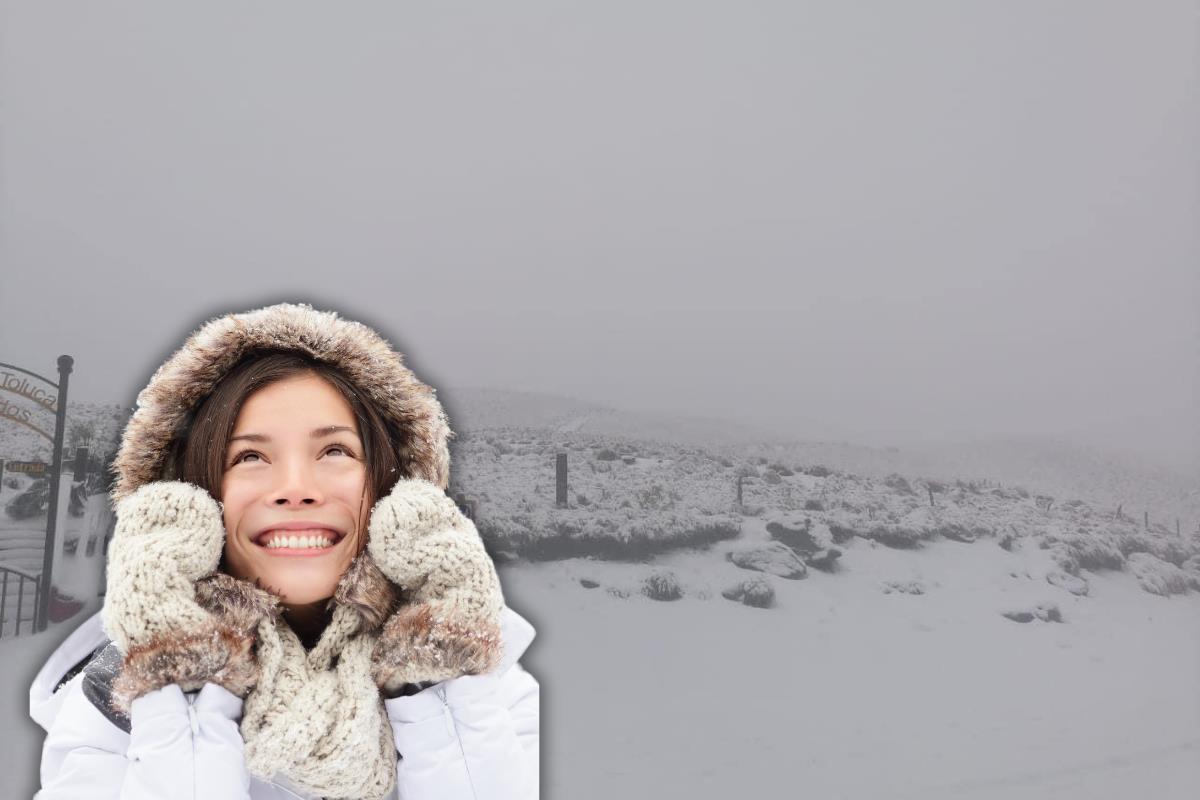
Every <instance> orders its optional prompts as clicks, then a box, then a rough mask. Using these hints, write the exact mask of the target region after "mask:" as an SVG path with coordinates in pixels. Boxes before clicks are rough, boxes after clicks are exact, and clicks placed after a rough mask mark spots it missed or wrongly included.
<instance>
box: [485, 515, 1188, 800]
mask: <svg viewBox="0 0 1200 800" xmlns="http://www.w3.org/2000/svg"><path fill="white" fill-rule="evenodd" d="M748 526H749V527H750V530H748V531H747V532H746V535H747V537H749V538H753V536H754V533H753V522H751V521H748ZM735 546H740V543H738V544H735V543H732V542H731V543H727V544H726V545H723V546H718V547H714V548H713V550H712V551H711V552H709V553H690V554H683V553H674V554H671V555H669V556H666V557H662V558H660V559H658V560H657V561H656V562H655V563H654V564H652V565H627V564H626V565H622V564H614V563H605V562H598V561H591V560H581V559H576V560H570V561H559V562H548V563H541V564H518V565H512V566H509V567H507V568H505V569H504V570H503V571H502V578H503V580H504V586H505V592H506V597H507V599H508V602H509V604H510V605H512V606H513V607H514V608H516V609H517V610H518V611H521V612H522V613H524V614H526V615H527V616H528V617H529V618H530V619H531V621H532V622H533V623H534V624H535V625H536V626H537V628H538V632H539V633H538V638H537V639H536V640H535V642H534V645H533V646H532V649H531V651H530V653H529V655H528V657H527V658H526V659H525V660H524V663H525V664H526V665H528V667H529V669H530V670H531V671H532V672H533V673H534V674H535V675H536V676H537V677H538V678H539V679H540V680H541V682H542V690H543V692H542V694H543V711H542V731H543V739H542V752H543V765H544V766H543V778H542V781H543V783H542V785H543V787H544V791H545V796H546V797H553V798H560V797H561V798H567V797H569V798H572V800H590V799H591V798H596V799H597V800H600V799H601V798H603V799H604V800H608V799H609V798H613V797H622V798H635V797H636V798H643V797H644V798H661V797H690V798H730V797H737V796H744V795H746V794H747V793H748V792H749V793H751V795H750V796H772V797H783V796H787V797H819V798H921V799H922V800H935V799H936V798H947V799H949V798H956V799H959V798H971V799H972V800H974V799H976V798H1022V800H1035V799H1036V798H1089V799H1090V800H1097V799H1099V798H1114V799H1115V798H1128V797H1133V796H1145V797H1155V798H1181V799H1182V798H1195V797H1197V796H1200V594H1198V593H1196V592H1189V593H1187V594H1185V595H1175V596H1172V597H1169V598H1168V597H1161V596H1158V595H1154V594H1150V593H1148V592H1146V591H1144V590H1143V589H1142V588H1141V587H1140V586H1139V585H1138V582H1137V580H1136V579H1135V578H1134V577H1133V576H1132V575H1130V574H1129V573H1127V572H1106V573H1103V574H1099V575H1093V574H1091V573H1087V572H1086V571H1085V572H1084V574H1085V575H1086V577H1087V578H1088V579H1089V582H1090V594H1089V596H1086V597H1080V596H1076V595H1073V594H1070V593H1069V592H1067V591H1066V590H1064V589H1060V588H1058V587H1056V586H1052V585H1050V584H1049V583H1047V582H1046V581H1045V580H1044V575H1045V573H1046V572H1047V571H1049V570H1051V569H1053V564H1052V562H1051V561H1050V558H1049V555H1048V554H1047V552H1046V551H1044V550H1040V549H1037V548H1036V547H1034V546H1032V545H1031V543H1029V542H1028V541H1026V542H1025V543H1023V545H1019V546H1018V547H1017V548H1015V549H1014V551H1013V552H1011V553H1010V552H1007V551H1005V550H1002V549H1001V548H999V547H998V546H997V545H996V544H995V543H994V542H983V543H976V544H962V543H958V542H953V541H943V542H939V543H936V544H932V545H929V546H927V547H926V548H924V549H923V550H921V551H917V552H913V551H900V550H892V549H889V548H886V547H883V546H878V545H876V546H872V544H871V543H870V542H867V541H865V540H861V539H855V540H854V541H853V542H852V543H850V544H849V545H847V546H846V547H845V548H844V551H845V552H844V555H843V557H842V559H841V561H842V572H841V573H839V574H837V575H828V574H825V573H822V572H819V571H815V570H810V571H809V573H808V577H807V578H804V579H802V580H786V579H782V578H776V577H774V576H769V578H768V579H769V580H770V582H771V583H772V584H773V586H774V588H775V591H776V607H774V608H771V609H759V608H752V607H748V606H744V605H741V604H739V603H734V602H731V601H729V600H726V599H724V598H723V597H722V596H721V595H720V589H722V588H724V587H725V586H727V585H729V584H731V583H735V582H737V581H738V580H741V579H745V578H748V577H751V576H755V575H760V573H754V572H748V571H746V570H743V569H740V568H738V567H736V566H734V565H733V564H731V563H729V562H727V561H725V560H724V558H723V552H724V551H725V550H728V549H730V548H732V547H735ZM659 569H670V570H671V571H672V572H674V574H675V575H676V576H677V577H678V579H679V582H680V584H681V586H682V588H683V589H684V597H683V598H682V599H679V600H675V601H655V600H651V599H649V598H646V597H643V596H641V595H639V594H638V593H637V592H636V589H637V586H638V584H639V582H640V581H641V579H642V578H643V577H644V576H646V575H649V574H650V573H652V572H654V571H656V570H659ZM1014 574H1015V576H1016V577H1014ZM585 578H586V579H591V580H594V581H596V582H598V583H599V584H600V585H599V586H597V587H595V588H592V589H586V588H584V587H583V586H582V585H580V583H579V580H580V579H585ZM885 581H900V582H904V583H908V582H910V581H916V582H918V583H920V584H921V585H922V587H923V591H924V593H923V594H908V593H904V592H895V591H893V592H890V593H884V591H883V590H882V584H883V582H885ZM610 587H611V588H613V589H616V590H626V591H629V594H628V597H625V598H622V597H619V596H617V595H616V594H614V593H612V592H609V591H608V589H609V588H610ZM1038 603H1053V604H1056V605H1057V606H1058V608H1059V610H1060V611H1061V614H1062V618H1063V622H1061V623H1054V622H1042V621H1040V620H1037V619H1035V620H1034V621H1032V622H1029V623H1024V624H1023V623H1018V622H1013V621H1011V620H1010V619H1007V618H1005V617H1003V616H1001V613H1000V612H1001V611H1006V610H1013V609H1024V608H1032V607H1033V606H1034V605H1036V604H1038Z"/></svg>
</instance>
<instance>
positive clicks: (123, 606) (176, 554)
mask: <svg viewBox="0 0 1200 800" xmlns="http://www.w3.org/2000/svg"><path fill="white" fill-rule="evenodd" d="M116 512H117V521H116V528H115V530H114V533H113V539H112V542H111V544H110V545H109V551H108V578H107V588H106V594H105V601H104V608H103V610H102V612H101V620H102V622H103V625H104V630H105V632H106V633H107V635H108V637H109V638H110V639H111V640H112V641H113V642H114V643H115V644H116V646H117V649H118V650H120V652H121V654H122V657H123V658H122V663H121V669H120V674H119V675H118V676H117V678H116V680H115V681H114V682H113V699H112V704H113V706H114V708H116V709H117V710H119V711H121V712H122V713H126V714H127V713H128V712H129V706H130V705H131V704H132V702H133V701H134V699H136V698H138V697H141V696H142V695H145V694H148V693H149V692H152V691H154V690H156V689H160V688H162V687H163V686H167V685H169V684H172V683H175V684H178V685H179V687H180V688H181V689H183V690H184V691H195V690H198V689H201V688H203V686H204V684H205V683H215V684H218V685H220V686H223V687H224V688H225V689H227V690H228V691H230V692H232V693H233V694H235V695H237V696H239V697H243V698H244V697H245V696H246V694H247V692H249V690H250V689H251V688H253V686H254V684H255V683H256V682H257V678H258V669H257V664H256V663H255V658H254V653H253V645H254V638H255V631H256V630H257V628H258V624H259V622H260V621H261V620H262V619H263V618H264V617H266V616H273V615H274V614H276V613H277V612H278V598H276V597H275V596H274V595H272V594H270V593H268V592H266V591H264V590H262V589H259V588H258V587H256V586H253V585H252V584H250V583H248V582H246V581H242V580H238V579H236V578H233V577H231V576H229V575H225V574H223V573H220V572H217V571H216V570H217V566H218V564H219V563H220V560H221V552H222V550H223V549H224V545H225V526H224V521H223V518H222V513H221V507H220V505H219V504H218V503H217V501H216V500H214V499H213V497H212V496H211V495H210V494H209V493H208V492H206V491H204V490H203V489H201V488H200V487H198V486H195V485H193V484H190V483H184V482H182V481H157V482H154V483H149V484H146V485H145V486H142V487H141V488H139V489H138V490H137V491H135V492H134V493H133V494H131V495H129V496H128V497H126V498H124V499H123V500H121V502H119V503H118V504H117V509H116Z"/></svg>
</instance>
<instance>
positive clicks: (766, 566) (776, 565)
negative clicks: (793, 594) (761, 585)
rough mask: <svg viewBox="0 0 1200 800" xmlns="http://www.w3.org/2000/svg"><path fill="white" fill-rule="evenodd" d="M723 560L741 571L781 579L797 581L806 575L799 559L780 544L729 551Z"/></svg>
mask: <svg viewBox="0 0 1200 800" xmlns="http://www.w3.org/2000/svg"><path fill="white" fill-rule="evenodd" d="M725 558H726V559H728V560H729V561H732V562H733V563H734V564H736V565H737V566H739V567H741V568H742V569H753V570H758V571H759V572H769V573H771V574H772V575H778V576H779V577H781V578H788V579H791V580H798V579H800V578H803V577H805V576H806V575H807V574H808V568H807V567H805V566H804V562H803V561H801V560H800V557H799V556H798V555H796V553H795V552H794V551H793V550H792V549H791V548H790V547H788V546H787V545H785V544H783V543H782V542H767V543H766V544H762V545H758V546H755V547H747V548H743V549H740V550H731V551H730V552H728V553H726V554H725Z"/></svg>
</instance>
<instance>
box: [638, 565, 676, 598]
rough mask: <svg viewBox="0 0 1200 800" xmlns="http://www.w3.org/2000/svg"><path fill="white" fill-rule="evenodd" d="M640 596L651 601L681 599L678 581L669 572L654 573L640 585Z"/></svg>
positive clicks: (673, 574)
mask: <svg viewBox="0 0 1200 800" xmlns="http://www.w3.org/2000/svg"><path fill="white" fill-rule="evenodd" d="M642 594H644V595H645V596H646V597H649V598H650V599H651V600H678V599H679V598H681V597H683V589H681V588H680V587H679V579H678V578H676V577H675V573H673V572H670V571H669V570H663V571H660V572H655V573H654V574H652V575H650V576H649V577H648V578H646V580H645V581H644V582H643V583H642Z"/></svg>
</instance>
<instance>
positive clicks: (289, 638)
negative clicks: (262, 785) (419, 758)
mask: <svg viewBox="0 0 1200 800" xmlns="http://www.w3.org/2000/svg"><path fill="white" fill-rule="evenodd" d="M360 623H361V617H359V616H358V615H357V614H356V613H355V612H354V610H353V609H352V608H350V607H348V606H340V607H339V608H337V609H336V610H335V611H334V616H333V620H332V621H331V622H330V624H329V626H328V627H327V628H326V629H325V632H324V634H323V635H322V637H321V639H320V641H319V642H318V643H317V646H316V647H315V648H313V650H312V651H310V652H308V653H306V652H305V651H304V646H303V645H302V644H301V643H300V640H299V638H297V636H296V634H295V633H294V632H293V631H292V629H291V628H289V627H288V626H287V625H286V624H284V623H282V622H278V623H274V624H273V623H271V622H270V621H266V620H264V621H263V622H262V623H261V624H260V626H259V649H258V657H259V665H260V668H261V670H262V688H260V689H259V690H256V691H254V692H251V693H250V696H249V697H248V698H246V702H245V705H244V711H243V717H242V722H241V730H242V737H243V739H244V740H245V742H246V750H245V756H246V768H247V769H248V770H249V771H250V772H251V773H252V774H254V775H257V776H259V777H261V778H263V779H265V780H270V779H271V778H272V777H273V776H274V775H275V773H276V772H283V773H285V774H286V775H287V776H288V777H289V778H290V779H291V780H293V781H294V782H296V783H297V784H299V785H301V786H303V787H305V788H307V789H309V790H311V791H313V792H316V793H318V794H320V795H322V796H323V797H336V798H366V799H367V800H377V799H378V798H383V797H385V796H386V795H387V794H388V792H390V791H391V789H392V784H393V782H394V780H395V772H396V746H395V743H394V741H393V739H392V733H391V727H390V724H389V722H388V718H387V712H386V710H385V708H384V705H383V699H382V698H381V697H380V695H379V690H378V689H377V688H376V686H375V684H374V682H373V681H372V680H371V662H370V655H371V648H372V647H373V646H374V643H375V638H374V637H373V636H371V635H362V636H355V635H353V634H354V631H356V630H357V628H358V627H359V624H360ZM335 654H336V655H337V664H336V666H333V667H332V668H331V666H330V665H331V662H332V660H333V657H334V655H335ZM267 687H269V689H268V688H267Z"/></svg>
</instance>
